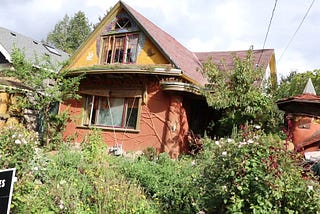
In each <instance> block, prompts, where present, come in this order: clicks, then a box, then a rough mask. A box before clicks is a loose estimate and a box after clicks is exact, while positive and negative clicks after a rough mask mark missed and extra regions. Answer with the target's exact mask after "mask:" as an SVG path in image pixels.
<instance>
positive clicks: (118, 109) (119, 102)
mask: <svg viewBox="0 0 320 214" xmlns="http://www.w3.org/2000/svg"><path fill="white" fill-rule="evenodd" d="M108 99H109V102H108ZM99 104H100V105H99V114H98V118H97V124H98V125H105V126H115V127H121V125H122V116H123V105H124V99H123V98H107V97H100V103H99Z"/></svg>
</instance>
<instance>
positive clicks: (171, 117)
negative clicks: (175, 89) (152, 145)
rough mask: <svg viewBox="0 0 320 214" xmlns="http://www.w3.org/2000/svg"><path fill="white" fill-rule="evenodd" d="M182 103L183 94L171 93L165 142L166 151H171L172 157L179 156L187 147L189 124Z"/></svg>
mask: <svg viewBox="0 0 320 214" xmlns="http://www.w3.org/2000/svg"><path fill="white" fill-rule="evenodd" d="M182 103H183V98H182V96H179V95H170V104H169V108H168V114H167V121H166V138H165V142H164V143H165V152H167V153H169V155H170V156H171V158H177V157H178V156H179V155H180V154H181V152H183V151H185V150H186V149H187V145H186V140H185V136H186V135H187V132H188V129H189V125H188V120H187V114H186V111H185V109H184V107H183V104H182Z"/></svg>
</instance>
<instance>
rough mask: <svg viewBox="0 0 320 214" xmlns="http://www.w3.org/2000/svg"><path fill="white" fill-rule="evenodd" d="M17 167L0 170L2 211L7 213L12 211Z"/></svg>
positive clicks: (3, 213)
mask: <svg viewBox="0 0 320 214" xmlns="http://www.w3.org/2000/svg"><path fill="white" fill-rule="evenodd" d="M15 173H16V169H15V168H12V169H5V170H0V213H1V214H6V213H9V211H10V204H11V198H12V190H13V182H14V181H15V180H14V179H15Z"/></svg>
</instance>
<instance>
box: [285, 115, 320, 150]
mask: <svg viewBox="0 0 320 214" xmlns="http://www.w3.org/2000/svg"><path fill="white" fill-rule="evenodd" d="M306 121H310V123H308V122H306ZM291 123H292V125H291V126H292V127H291V132H292V141H293V144H294V145H295V148H296V149H298V150H302V152H303V151H316V150H318V149H319V140H320V120H319V119H317V118H315V117H311V116H299V115H294V116H293V118H292V120H291ZM299 126H300V127H299ZM303 127H304V128H303Z"/></svg>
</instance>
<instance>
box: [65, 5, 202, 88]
mask: <svg viewBox="0 0 320 214" xmlns="http://www.w3.org/2000/svg"><path fill="white" fill-rule="evenodd" d="M128 21H129V22H128ZM121 33H123V34H126V36H128V35H129V34H135V33H137V34H139V39H138V48H137V51H136V54H137V55H136V58H134V59H136V61H135V64H136V65H160V66H161V65H164V64H165V66H166V67H168V66H170V67H171V68H173V69H176V70H179V71H180V76H181V77H182V78H183V79H185V80H187V81H188V82H191V83H194V84H196V85H204V84H205V83H207V81H206V79H205V78H204V76H203V75H202V73H201V72H200V71H199V70H201V63H200V61H199V60H198V58H197V57H196V56H195V54H194V53H192V52H191V51H189V50H188V49H187V48H185V47H184V46H183V45H181V44H180V43H179V42H178V41H176V40H175V39H174V38H173V37H172V36H170V35H169V34H168V33H166V32H165V31H163V30H162V29H160V28H159V27H158V26H157V25H155V24H154V23H152V22H151V21H149V20H148V19H147V18H145V17H144V16H143V15H141V14H140V13H138V12H137V11H136V10H134V9H133V8H131V7H130V6H128V5H127V4H125V3H123V2H122V1H120V2H118V3H117V4H116V5H115V6H114V7H113V8H112V9H111V11H110V12H109V13H108V14H107V16H106V17H105V18H104V19H103V20H102V21H101V23H100V24H99V25H98V26H97V28H96V29H95V31H94V32H93V33H92V34H91V35H90V36H89V38H88V39H87V41H85V42H84V43H83V45H82V46H81V47H80V48H79V50H78V51H77V52H76V54H75V55H74V57H73V58H72V59H71V64H70V66H69V67H68V68H69V69H75V68H81V67H90V66H94V65H107V64H109V63H110V64H112V63H126V64H128V63H130V61H128V60H127V59H126V57H127V56H126V54H127V53H128V48H124V50H123V51H124V52H125V53H124V55H123V56H122V57H123V59H122V60H119V59H117V58H115V56H118V55H117V54H118V52H116V51H117V50H116V48H114V45H113V44H116V43H117V42H118V39H117V38H115V37H114V38H112V37H111V36H112V35H114V34H121ZM132 41H133V40H132ZM120 42H121V41H120ZM133 42H134V41H133ZM102 43H104V44H105V43H108V45H104V46H103V44H102ZM110 47H111V48H110ZM110 50H111V52H109V51H110ZM131 50H132V48H130V51H131ZM134 53H135V52H134ZM108 55H110V57H109V56H108Z"/></svg>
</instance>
